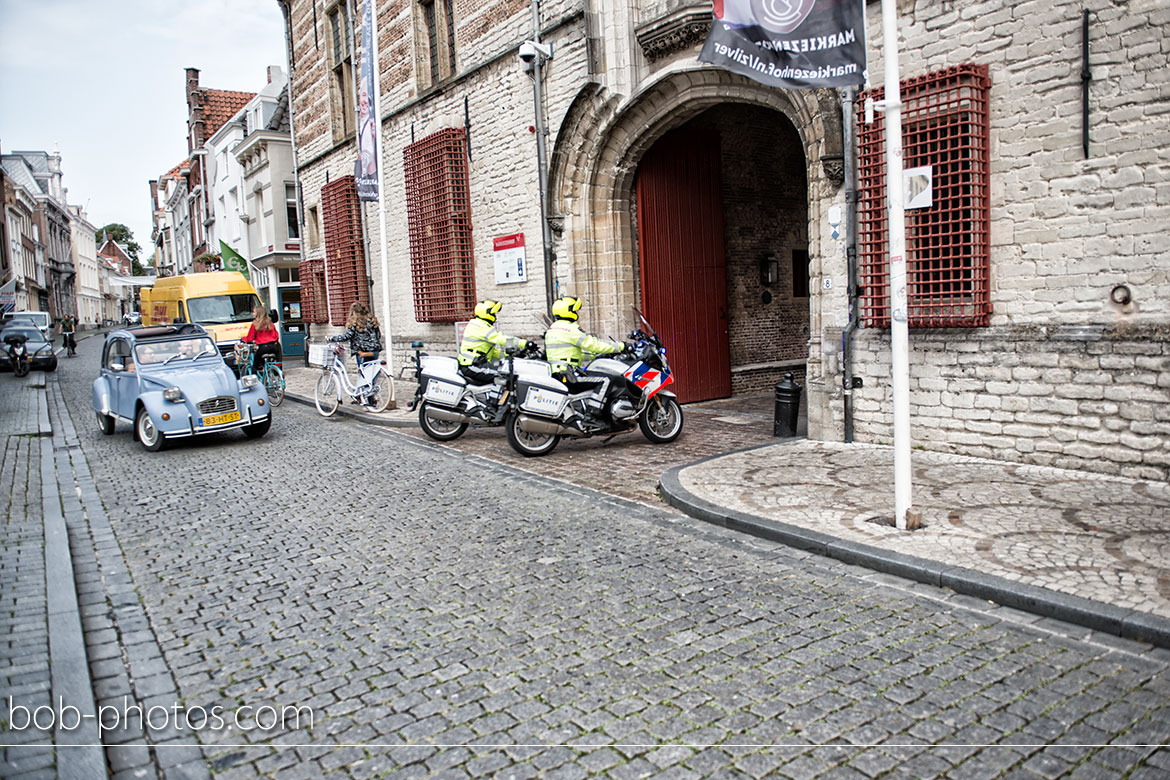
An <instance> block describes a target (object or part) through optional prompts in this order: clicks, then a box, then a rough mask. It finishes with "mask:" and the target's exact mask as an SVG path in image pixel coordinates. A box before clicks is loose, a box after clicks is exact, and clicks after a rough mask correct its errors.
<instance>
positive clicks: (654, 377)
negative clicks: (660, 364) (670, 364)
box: [629, 363, 672, 395]
mask: <svg viewBox="0 0 1170 780" xmlns="http://www.w3.org/2000/svg"><path fill="white" fill-rule="evenodd" d="M629 376H630V379H631V380H632V381H633V383H634V384H635V385H637V386H638V387H640V388H641V389H642V391H643V392H644V393H645V394H646V395H652V394H653V393H654V391H655V390H657V389H658V388H659V387H661V386H662V385H663V384H669V383H670V382H671V381H672V380H671V377H670V374H664V373H663V372H661V371H659V370H657V369H654V368H651V367H650V366H648V365H646V364H645V363H639V364H638V365H636V366H634V367H633V368H632V369H630V375H629Z"/></svg>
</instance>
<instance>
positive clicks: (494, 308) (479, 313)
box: [475, 300, 504, 322]
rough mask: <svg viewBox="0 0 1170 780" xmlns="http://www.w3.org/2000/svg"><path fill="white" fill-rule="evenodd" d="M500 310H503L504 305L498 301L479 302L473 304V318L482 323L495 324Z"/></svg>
mask: <svg viewBox="0 0 1170 780" xmlns="http://www.w3.org/2000/svg"><path fill="white" fill-rule="evenodd" d="M502 308H504V304H502V303H500V302H499V301H493V300H486V301H480V302H479V303H477V304H475V316H476V317H479V318H480V319H481V320H483V321H484V322H495V321H496V315H497V314H499V313H500V309H502Z"/></svg>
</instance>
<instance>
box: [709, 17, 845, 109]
mask: <svg viewBox="0 0 1170 780" xmlns="http://www.w3.org/2000/svg"><path fill="white" fill-rule="evenodd" d="M714 5H715V18H714V19H713V20H712V22H711V32H710V33H708V34H707V42H706V43H705V44H703V51H702V53H700V54H699V60H701V61H702V62H709V63H711V64H712V65H718V66H719V67H721V68H724V69H726V70H729V71H731V72H733V73H739V74H741V75H744V76H747V77H748V78H751V79H755V80H756V81H759V82H760V83H762V84H768V85H769V86H773V87H782V88H785V89H818V88H821V87H848V86H856V85H858V84H861V83H862V80H863V75H862V74H863V73H864V72H865V0H714Z"/></svg>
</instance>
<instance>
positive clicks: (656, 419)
mask: <svg viewBox="0 0 1170 780" xmlns="http://www.w3.org/2000/svg"><path fill="white" fill-rule="evenodd" d="M634 312H635V313H636V314H637V315H638V319H639V321H640V322H641V328H640V329H638V330H635V331H632V332H631V333H630V339H631V340H632V343H630V344H627V345H626V349H625V350H623V351H622V352H621V353H619V354H618V355H616V356H614V357H602V358H597V359H595V360H593V361H591V362H590V363H589V364H588V365H587V366H585V368H584V371H583V373H584V376H585V377H592V378H596V379H598V380H600V381H597V382H596V383H594V384H590V385H585V384H584V383H580V389H579V390H578V389H577V388H575V387H574V383H573V382H572V380H571V378H570V379H569V380H568V384H566V383H563V382H561V381H559V380H557V379H555V378H553V377H551V376H540V375H535V374H518V375H517V376H516V378H515V385H516V389H515V397H514V398H513V399H512V401H511V405H512V408H510V409H509V412H508V415H507V419H506V420H505V422H504V427H505V429H506V430H507V433H508V444H510V445H511V446H512V449H514V450H516V452H518V453H520V454H521V455H524V456H526V457H534V456H538V455H547V454H548V453H550V452H552V451H553V449H554V448H555V447H556V446H557V443H558V442H559V441H560V439H561V437H562V436H580V437H587V436H596V435H599V434H608V435H611V436H612V435H616V434H619V433H626V432H628V431H632V430H634V429H635V428H641V429H642V433H643V434H644V435H645V436H646V438H647V439H649V440H650V441H652V442H654V443H655V444H667V443H669V442H672V441H674V440H675V439H677V438H678V436H679V434H680V433H682V425H683V414H682V407H680V406H679V403H678V399H677V398H676V397H675V395H674V393H672V392H671V391H669V390H666V389H664V388H665V387H666V386H667V385H669V384H671V383H673V382H674V377H673V375H672V374H671V371H670V365H669V363H667V361H666V349H665V348H664V347H663V346H662V340H661V339H660V338H659V337H658V334H657V333H655V332H654V328H652V327H650V323H648V322H647V321H646V318H645V317H643V316H642V313H641V312H640V311H638V310H637V309H634Z"/></svg>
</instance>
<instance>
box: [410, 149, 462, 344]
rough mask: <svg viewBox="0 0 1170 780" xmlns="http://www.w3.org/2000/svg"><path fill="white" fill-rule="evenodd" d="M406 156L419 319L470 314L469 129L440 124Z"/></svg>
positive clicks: (452, 319)
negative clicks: (467, 139) (465, 131)
mask: <svg viewBox="0 0 1170 780" xmlns="http://www.w3.org/2000/svg"><path fill="white" fill-rule="evenodd" d="M402 157H403V169H404V173H405V175H406V217H407V226H408V228H409V231H410V276H411V281H412V284H413V289H414V316H415V319H416V320H418V321H419V322H455V321H457V320H465V319H469V318H470V317H471V314H472V311H473V310H474V308H475V255H474V252H473V247H472V243H471V198H470V195H469V192H468V184H467V153H466V151H465V136H464V131H463V129H462V128H447V129H444V130H440V131H439V132H437V133H435V134H434V135H430V136H427V137H426V138H424V139H422V140H421V141H418V142H416V143H413V144H410V145H409V146H407V147H406V149H404V150H403V153H402Z"/></svg>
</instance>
